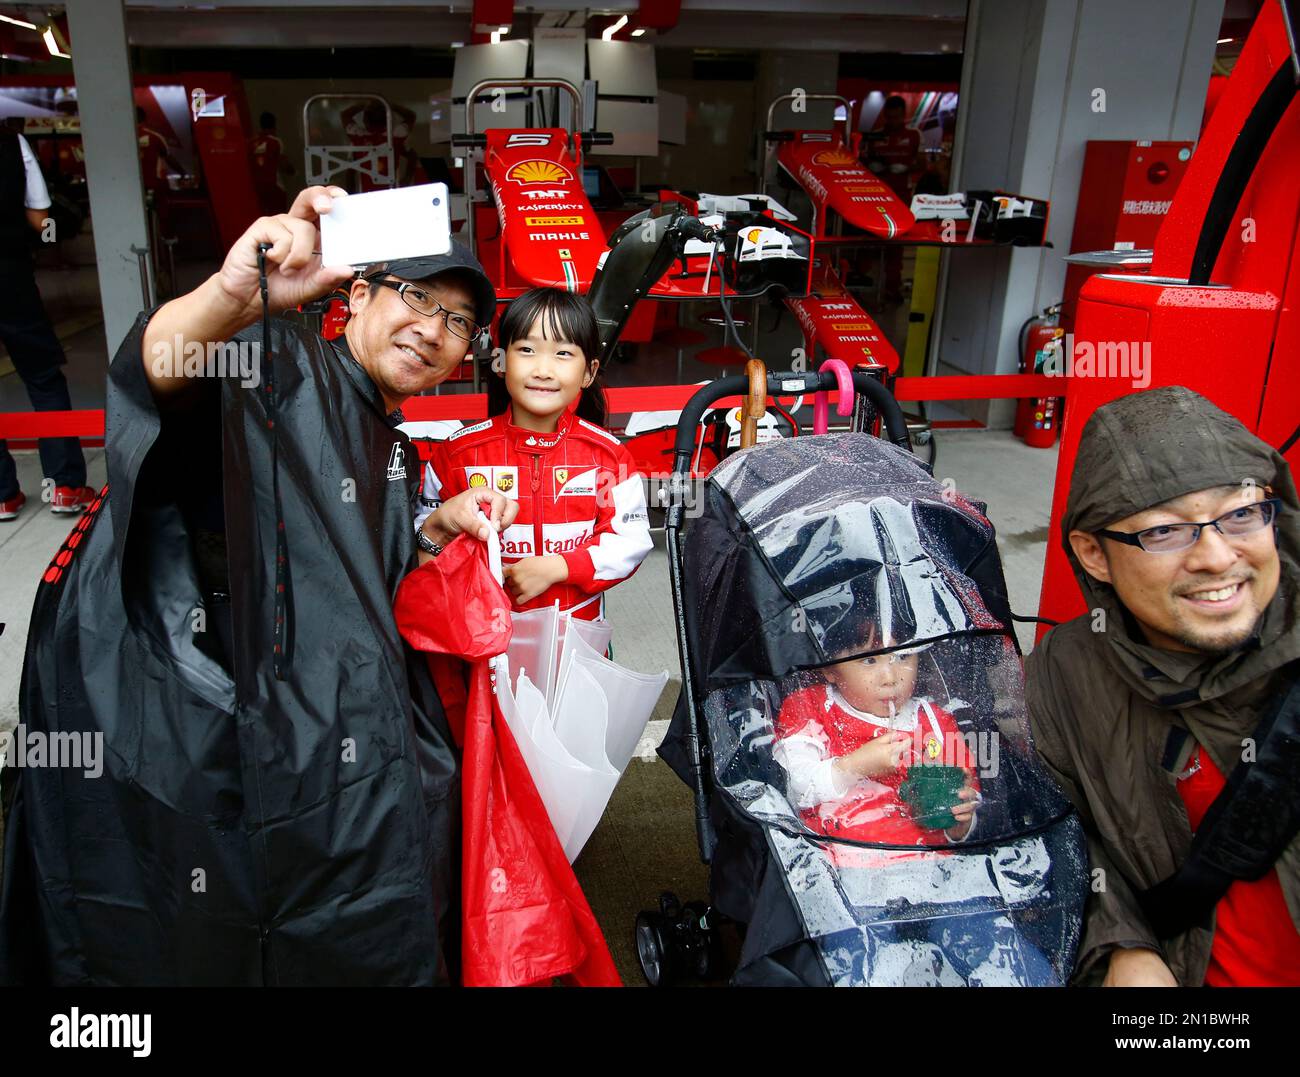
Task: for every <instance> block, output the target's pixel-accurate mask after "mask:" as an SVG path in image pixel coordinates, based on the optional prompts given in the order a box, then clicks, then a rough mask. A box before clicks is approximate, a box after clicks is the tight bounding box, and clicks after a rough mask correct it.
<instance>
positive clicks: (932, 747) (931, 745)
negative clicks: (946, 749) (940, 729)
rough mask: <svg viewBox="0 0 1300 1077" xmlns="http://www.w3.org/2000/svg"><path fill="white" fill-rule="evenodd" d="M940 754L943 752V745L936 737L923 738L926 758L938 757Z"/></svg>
mask: <svg viewBox="0 0 1300 1077" xmlns="http://www.w3.org/2000/svg"><path fill="white" fill-rule="evenodd" d="M942 754H943V745H941V744H940V743H939V741H938V739H937V738H935V737H926V738H925V757H926V759H938V758H939V756H940V755H942Z"/></svg>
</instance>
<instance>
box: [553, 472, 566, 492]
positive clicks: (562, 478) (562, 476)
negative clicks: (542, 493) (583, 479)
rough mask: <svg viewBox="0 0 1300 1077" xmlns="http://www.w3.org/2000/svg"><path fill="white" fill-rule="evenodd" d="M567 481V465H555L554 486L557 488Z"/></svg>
mask: <svg viewBox="0 0 1300 1077" xmlns="http://www.w3.org/2000/svg"><path fill="white" fill-rule="evenodd" d="M568 481H569V469H568V468H567V467H557V468H556V469H555V488H556V489H557V490H558V489H559V488H560V487H561V486H563V485H564V484H565V483H566V482H568Z"/></svg>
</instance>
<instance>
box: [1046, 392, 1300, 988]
mask: <svg viewBox="0 0 1300 1077" xmlns="http://www.w3.org/2000/svg"><path fill="white" fill-rule="evenodd" d="M1208 521H1215V522H1216V523H1217V524H1218V526H1214V525H1212V524H1209V523H1208ZM1189 523H1190V524H1200V525H1203V526H1201V527H1199V529H1196V528H1186V527H1180V526H1177V525H1182V524H1189ZM1061 538H1062V542H1063V544H1064V546H1065V550H1066V554H1067V556H1068V557H1069V558H1070V562H1071V564H1072V565H1073V567H1074V572H1075V576H1076V577H1077V578H1078V580H1079V585H1080V587H1081V588H1082V589H1083V593H1084V595H1085V597H1086V598H1087V600H1088V605H1089V607H1090V612H1089V613H1087V614H1084V615H1082V616H1080V617H1077V618H1075V619H1074V620H1073V621H1069V622H1067V623H1065V624H1063V625H1061V626H1059V627H1058V628H1055V629H1053V630H1052V631H1051V632H1049V633H1048V634H1047V635H1046V637H1044V639H1043V641H1042V642H1041V644H1040V645H1039V646H1038V647H1037V648H1035V649H1034V651H1033V652H1032V653H1031V654H1030V655H1029V657H1028V659H1027V662H1026V677H1027V697H1028V702H1029V713H1030V719H1031V724H1032V728H1033V735H1034V741H1035V745H1036V747H1037V749H1038V752H1039V754H1040V756H1041V757H1042V758H1043V760H1044V762H1045V763H1046V764H1047V766H1048V768H1049V769H1050V770H1051V771H1052V772H1053V774H1054V775H1055V777H1056V778H1057V780H1058V781H1059V782H1060V784H1061V786H1062V788H1063V789H1064V790H1065V792H1066V794H1067V795H1068V796H1069V797H1070V799H1071V800H1072V801H1073V802H1074V804H1075V805H1076V807H1077V808H1078V809H1079V812H1080V814H1081V816H1082V818H1083V821H1084V826H1085V829H1086V831H1087V833H1088V839H1089V853H1090V857H1091V861H1092V873H1091V882H1092V886H1091V890H1092V893H1091V896H1090V899H1089V903H1088V907H1087V910H1086V918H1085V925H1084V937H1083V940H1082V942H1081V944H1080V948H1079V960H1078V965H1077V967H1076V974H1075V980H1076V982H1081V983H1097V982H1102V983H1103V984H1104V985H1106V986H1175V985H1179V984H1181V985H1184V986H1200V985H1202V984H1208V985H1214V986H1229V985H1247V984H1253V985H1267V984H1291V985H1295V984H1297V983H1300V933H1298V930H1297V925H1300V839H1297V838H1296V835H1295V832H1294V830H1293V829H1290V828H1282V829H1279V830H1278V831H1277V833H1276V834H1275V835H1274V837H1275V841H1276V845H1275V846H1274V847H1281V848H1282V851H1281V854H1280V855H1279V856H1277V857H1276V860H1275V862H1274V863H1273V865H1272V867H1271V868H1268V869H1267V870H1266V871H1265V872H1264V874H1263V875H1262V877H1260V878H1258V879H1254V880H1250V879H1245V878H1240V877H1238V878H1233V879H1232V880H1231V881H1230V882H1229V881H1228V880H1227V879H1226V878H1225V879H1224V880H1223V883H1222V885H1223V886H1224V887H1226V889H1220V890H1218V891H1215V890H1213V889H1212V890H1210V891H1209V892H1208V896H1206V897H1205V899H1204V901H1203V904H1204V909H1203V910H1201V909H1200V908H1199V907H1198V904H1197V902H1196V901H1195V900H1193V899H1192V898H1191V897H1189V893H1188V891H1187V890H1186V889H1181V890H1180V889H1178V888H1177V887H1175V888H1174V889H1173V890H1172V891H1170V890H1169V889H1168V886H1167V887H1166V891H1165V892H1166V893H1172V894H1173V895H1174V897H1173V898H1172V899H1170V900H1171V901H1172V902H1173V905H1172V908H1173V909H1174V911H1175V913H1177V914H1179V915H1180V916H1181V918H1182V920H1183V921H1184V923H1183V924H1182V925H1180V927H1181V929H1172V930H1171V929H1170V927H1169V925H1170V923H1171V920H1170V919H1168V918H1161V917H1159V916H1158V915H1157V913H1156V912H1155V911H1154V910H1155V908H1156V907H1155V906H1154V905H1152V904H1151V902H1152V899H1153V896H1152V894H1150V893H1148V891H1149V889H1150V888H1153V887H1156V885H1157V884H1160V883H1164V882H1166V881H1167V880H1169V879H1171V877H1174V876H1175V875H1176V873H1179V870H1180V868H1184V867H1185V866H1186V862H1187V861H1188V859H1189V853H1190V852H1191V850H1192V848H1193V845H1192V843H1193V836H1194V833H1196V832H1197V831H1198V828H1200V827H1201V826H1202V825H1205V827H1206V829H1207V831H1208V830H1210V829H1211V828H1210V827H1209V825H1208V824H1206V823H1204V818H1205V816H1206V811H1207V808H1208V807H1209V805H1210V804H1211V803H1212V802H1213V801H1214V799H1215V797H1216V796H1217V794H1218V793H1219V791H1220V790H1222V788H1223V786H1224V784H1225V780H1228V779H1231V777H1232V775H1233V773H1234V770H1236V768H1237V767H1238V766H1239V765H1242V763H1243V760H1246V761H1250V762H1253V760H1254V755H1255V752H1256V751H1258V750H1262V749H1261V745H1260V744H1257V743H1256V740H1255V734H1256V732H1257V729H1258V728H1259V727H1260V723H1261V720H1262V719H1265V720H1267V719H1268V717H1269V716H1270V715H1274V716H1275V715H1277V714H1278V712H1279V710H1280V709H1281V708H1282V706H1283V705H1282V703H1281V701H1282V700H1283V699H1285V698H1286V697H1287V693H1288V692H1289V691H1290V690H1291V689H1292V688H1293V687H1294V686H1295V683H1296V678H1297V669H1298V668H1300V663H1298V662H1297V659H1298V658H1300V505H1298V504H1297V499H1296V487H1295V483H1294V481H1293V479H1292V476H1291V472H1290V469H1289V467H1288V466H1287V463H1286V461H1285V460H1284V459H1283V458H1282V457H1281V456H1280V455H1279V454H1278V453H1276V452H1274V451H1273V450H1272V449H1271V448H1270V447H1269V446H1268V445H1266V444H1265V443H1264V442H1262V441H1261V440H1260V439H1259V438H1257V437H1255V436H1254V435H1253V434H1251V433H1250V432H1249V431H1248V430H1246V428H1245V427H1244V426H1243V425H1242V424H1241V423H1240V422H1239V421H1237V420H1236V419H1235V418H1233V417H1232V416H1230V415H1228V414H1227V413H1225V412H1223V411H1221V410H1220V409H1219V408H1217V407H1215V406H1214V405H1213V404H1211V403H1210V402H1209V401H1207V400H1205V399H1204V398H1203V397H1200V396H1198V395H1197V394H1196V393H1193V392H1191V391H1189V390H1187V389H1184V388H1181V387H1173V388H1165V389H1157V390H1152V391H1151V392H1145V393H1139V394H1135V395H1132V396H1128V397H1124V398H1121V399H1119V400H1116V401H1114V402H1112V403H1111V404H1108V405H1106V406H1105V407H1102V408H1100V409H1098V411H1097V412H1096V413H1095V414H1094V415H1093V416H1092V418H1091V419H1090V420H1089V421H1088V424H1087V426H1086V427H1085V428H1084V432H1083V437H1082V439H1081V440H1080V443H1079V455H1078V459H1077V461H1076V463H1075V467H1074V474H1073V476H1072V480H1071V485H1070V494H1069V499H1068V503H1067V506H1066V511H1065V515H1064V518H1063V519H1062V523H1061ZM1290 700H1291V705H1293V704H1294V703H1295V700H1296V697H1295V694H1294V693H1292V695H1291V697H1290ZM1274 725H1276V726H1281V725H1282V722H1281V720H1280V719H1279V720H1278V721H1276V722H1275V723H1274ZM1290 768H1291V769H1292V770H1294V761H1292V762H1291V763H1290ZM1242 773H1243V775H1244V773H1245V772H1244V771H1243V772H1242ZM1294 779H1295V776H1294V774H1292V775H1291V779H1290V788H1291V789H1292V790H1294V788H1295V780H1294ZM1292 799H1293V798H1292V797H1287V796H1283V797H1282V798H1281V799H1280V800H1277V798H1275V800H1277V802H1275V803H1273V804H1272V805H1271V807H1268V808H1266V809H1265V810H1264V812H1262V813H1259V814H1261V815H1264V816H1268V817H1269V818H1273V817H1277V816H1281V815H1282V814H1284V812H1285V811H1286V810H1291V811H1292V814H1294V811H1293V809H1294V804H1292V803H1290V801H1291V800H1292ZM1245 840H1249V839H1245ZM1265 859H1267V858H1265ZM1186 875H1187V873H1186V872H1183V873H1182V875H1181V876H1180V878H1186ZM1219 894H1221V896H1218V895H1219ZM1177 919H1178V917H1175V921H1174V922H1176V920H1177ZM1187 922H1190V926H1187ZM1159 925H1164V930H1162V929H1161V927H1160V926H1159Z"/></svg>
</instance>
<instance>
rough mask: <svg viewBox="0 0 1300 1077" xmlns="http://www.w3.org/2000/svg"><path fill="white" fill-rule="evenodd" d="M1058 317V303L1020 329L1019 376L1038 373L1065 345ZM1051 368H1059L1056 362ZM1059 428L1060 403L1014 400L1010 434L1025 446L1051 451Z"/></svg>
mask: <svg viewBox="0 0 1300 1077" xmlns="http://www.w3.org/2000/svg"><path fill="white" fill-rule="evenodd" d="M1060 314H1061V305H1060V304H1059V303H1057V304H1056V305H1055V306H1051V307H1047V308H1046V309H1045V310H1044V311H1043V313H1042V314H1040V315H1038V316H1037V317H1034V318H1030V319H1029V320H1028V321H1027V322H1025V324H1024V325H1022V326H1021V327H1020V373H1022V374H1041V373H1042V372H1043V367H1044V365H1045V364H1046V363H1047V360H1048V359H1049V357H1051V356H1052V355H1053V354H1054V353H1055V352H1056V351H1058V350H1059V349H1061V348H1063V347H1064V346H1065V330H1064V329H1063V328H1061V325H1060ZM1058 358H1059V357H1058ZM1054 365H1056V366H1058V368H1059V366H1060V364H1059V362H1058V363H1057V364H1054ZM1060 425H1061V401H1060V400H1059V399H1057V398H1056V397H1050V396H1040V397H1033V398H1028V399H1024V400H1020V401H1017V403H1016V421H1015V425H1014V426H1013V427H1012V432H1013V433H1014V434H1015V435H1016V436H1017V437H1020V438H1023V439H1024V442H1025V444H1026V445H1030V446H1032V447H1033V448H1036V449H1048V448H1051V446H1052V445H1053V444H1054V443H1055V441H1056V435H1057V433H1058V432H1059V430H1060Z"/></svg>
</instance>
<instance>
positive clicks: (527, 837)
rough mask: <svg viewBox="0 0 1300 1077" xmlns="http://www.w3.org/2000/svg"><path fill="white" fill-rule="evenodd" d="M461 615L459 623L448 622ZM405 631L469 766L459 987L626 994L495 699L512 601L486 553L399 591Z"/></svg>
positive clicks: (468, 543) (422, 573)
mask: <svg viewBox="0 0 1300 1077" xmlns="http://www.w3.org/2000/svg"><path fill="white" fill-rule="evenodd" d="M451 611H455V613H456V615H455V616H449V613H450V612H451ZM394 613H395V615H396V618H397V627H398V629H399V631H400V632H401V633H402V636H403V637H404V638H405V639H406V641H407V642H408V643H409V644H410V645H411V646H412V647H414V648H415V649H416V650H421V651H426V652H429V665H430V668H431V670H432V671H433V676H434V681H435V683H436V684H437V687H438V693H439V695H440V696H441V697H442V703H443V707H444V708H445V709H446V711H447V717H448V720H449V721H450V723H451V726H452V731H453V733H454V735H455V736H456V737H457V738H458V739H459V741H460V744H461V748H462V751H463V759H462V780H461V789H462V813H463V837H462V866H461V873H462V875H461V917H462V942H461V953H462V970H461V971H462V982H463V983H464V984H465V986H467V987H522V986H524V985H527V984H538V983H547V982H549V981H550V980H551V979H553V978H554V977H557V976H562V977H565V978H567V979H569V980H570V981H572V982H574V983H577V984H580V985H582V986H590V987H615V986H620V980H619V978H618V972H617V971H616V970H615V968H614V961H613V958H612V957H610V953H609V948H608V947H607V946H606V945H605V939H604V936H603V935H602V934H601V932H600V927H599V926H598V925H597V923H596V918H595V916H594V915H593V914H592V911H591V908H590V906H589V905H588V904H587V899H586V898H585V897H584V896H583V893H582V888H581V887H580V886H579V885H578V880H577V878H575V876H574V874H573V870H572V868H570V867H569V862H568V860H567V859H566V858H565V855H564V850H563V848H562V847H561V845H560V841H559V839H558V838H557V837H556V835H555V830H554V828H553V827H552V826H551V821H550V819H549V818H548V817H547V814H546V808H545V806H544V805H543V804H542V800H541V797H540V796H539V795H538V793H537V789H536V787H535V786H534V785H533V780H532V778H531V776H530V775H529V773H528V768H527V766H526V765H525V764H524V760H523V757H522V756H521V755H520V753H519V748H518V747H517V746H516V744H515V740H514V737H513V736H512V735H511V733H510V729H509V727H508V726H507V725H506V722H505V719H504V718H503V717H502V714H501V709H500V707H499V706H498V705H497V701H496V695H495V693H494V691H493V682H492V677H493V675H492V673H491V671H490V669H489V665H488V663H489V660H490V659H492V658H494V657H495V656H497V655H499V654H503V653H504V652H505V650H506V647H507V645H508V644H509V642H510V599H509V597H508V596H507V595H506V593H505V591H503V590H502V589H501V585H500V584H499V583H497V581H496V580H495V579H493V577H492V573H491V571H490V569H489V568H488V554H487V547H486V546H485V545H484V544H483V543H482V542H479V541H477V540H476V539H474V538H471V537H467V536H460V537H458V538H457V539H455V540H454V541H453V542H451V543H450V544H449V545H448V546H447V548H446V549H445V550H444V551H443V552H442V553H441V554H440V555H439V556H437V557H436V558H434V559H433V560H431V561H429V562H428V563H427V564H425V565H422V566H421V567H420V568H418V569H416V570H415V571H414V572H412V573H411V574H410V575H408V576H407V577H406V579H405V580H403V581H402V584H401V586H400V587H399V588H398V591H397V601H396V604H395V606H394Z"/></svg>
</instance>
